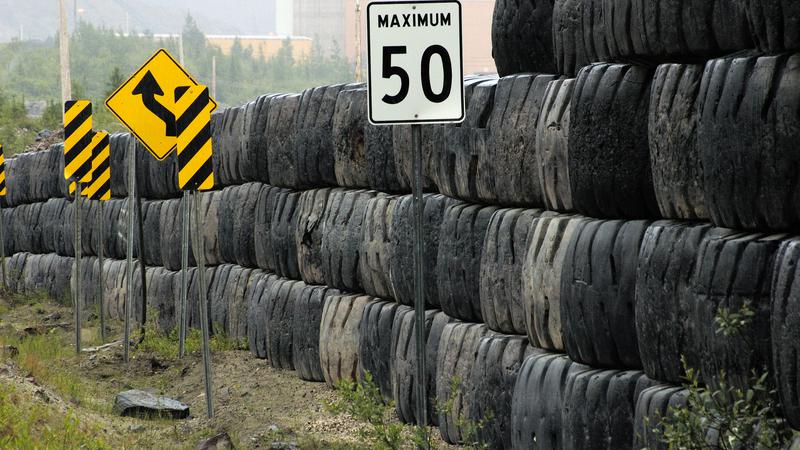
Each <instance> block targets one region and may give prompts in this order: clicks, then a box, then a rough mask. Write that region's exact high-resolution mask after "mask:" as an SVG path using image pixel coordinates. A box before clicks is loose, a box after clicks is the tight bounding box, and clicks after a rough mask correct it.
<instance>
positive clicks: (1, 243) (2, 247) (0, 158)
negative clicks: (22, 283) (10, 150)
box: [0, 144, 8, 290]
mask: <svg viewBox="0 0 800 450" xmlns="http://www.w3.org/2000/svg"><path fill="white" fill-rule="evenodd" d="M6 194H8V189H7V187H6V156H5V154H4V153H3V144H0V197H5V196H6ZM3 222H5V220H4V215H3V209H2V204H0V263H2V265H3V267H2V272H3V290H8V282H7V280H6V237H5V230H4V229H3V228H4V225H5V224H4V223H3Z"/></svg>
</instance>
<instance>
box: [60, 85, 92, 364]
mask: <svg viewBox="0 0 800 450" xmlns="http://www.w3.org/2000/svg"><path fill="white" fill-rule="evenodd" d="M93 136H94V132H93V131H92V102H90V101H89V100H69V101H67V102H66V103H64V178H66V179H67V181H68V182H70V183H71V184H70V189H72V187H73V186H74V188H75V192H74V194H75V195H74V198H75V202H74V206H75V212H74V216H75V272H74V273H73V276H74V277H75V283H74V285H75V291H74V295H73V303H74V305H75V351H77V352H78V354H80V353H81V326H82V321H81V310H82V308H83V305H82V300H83V299H82V296H81V215H82V214H81V212H82V211H83V210H82V206H81V184H82V183H88V182H90V181H91V180H92V149H91V143H92V137H93Z"/></svg>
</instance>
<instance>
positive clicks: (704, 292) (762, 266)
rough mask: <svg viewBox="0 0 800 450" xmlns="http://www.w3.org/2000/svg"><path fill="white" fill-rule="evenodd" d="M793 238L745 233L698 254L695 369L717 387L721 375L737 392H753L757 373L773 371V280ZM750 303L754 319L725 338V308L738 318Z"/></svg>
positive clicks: (692, 346) (691, 323)
mask: <svg viewBox="0 0 800 450" xmlns="http://www.w3.org/2000/svg"><path fill="white" fill-rule="evenodd" d="M787 237H788V236H787V235H782V234H778V235H769V234H761V233H758V234H747V233H739V234H733V235H725V236H715V237H714V238H713V239H706V240H704V241H703V242H702V243H701V245H700V249H699V251H698V255H697V263H696V266H697V267H698V268H697V269H696V270H695V274H694V277H693V279H692V289H691V296H690V303H689V314H688V315H687V328H688V329H689V332H688V339H687V342H688V344H689V348H688V349H687V350H686V351H685V355H686V360H687V364H688V365H689V367H695V368H697V369H698V371H699V374H700V378H701V380H703V381H705V382H706V383H707V384H710V385H712V386H716V385H717V382H718V379H719V378H718V377H719V374H720V373H721V372H722V371H724V372H725V382H726V383H727V385H728V386H731V387H740V388H744V387H745V386H748V384H747V383H748V382H749V377H750V375H751V373H752V371H753V370H758V371H763V370H765V369H766V370H767V371H769V372H770V373H775V372H774V371H773V370H772V364H773V360H772V348H771V338H770V326H769V323H770V302H771V299H770V297H771V291H772V286H771V282H772V274H773V270H774V266H775V260H776V257H777V254H778V250H779V247H780V244H781V243H782V241H783V240H785V239H786V238H787ZM744 302H749V304H750V309H751V310H752V311H753V313H754V314H753V316H752V317H751V318H750V320H749V323H747V324H745V325H742V326H741V327H740V328H738V330H737V333H734V334H730V335H729V336H725V335H724V334H723V333H721V332H720V331H719V326H718V324H717V320H716V318H717V317H718V314H719V313H720V310H721V309H722V308H727V309H728V310H729V311H731V312H738V311H739V310H740V309H741V308H742V305H743V304H744Z"/></svg>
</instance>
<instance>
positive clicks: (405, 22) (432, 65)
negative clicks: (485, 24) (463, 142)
mask: <svg viewBox="0 0 800 450" xmlns="http://www.w3.org/2000/svg"><path fill="white" fill-rule="evenodd" d="M367 40H368V46H369V47H368V48H369V50H368V56H369V121H370V122H371V123H373V124H376V125H390V124H401V123H406V124H413V123H416V124H419V123H443V122H461V121H462V120H464V69H463V63H462V61H463V58H462V41H461V4H460V3H459V2H458V1H457V0H442V1H415V2H410V1H409V2H404V1H398V2H373V3H370V4H369V6H368V7H367Z"/></svg>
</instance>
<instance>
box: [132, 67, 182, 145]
mask: <svg viewBox="0 0 800 450" xmlns="http://www.w3.org/2000/svg"><path fill="white" fill-rule="evenodd" d="M133 95H141V96H142V103H144V107H145V108H147V109H148V111H150V112H151V113H153V114H155V115H156V117H158V118H159V119H161V121H162V122H164V125H165V126H166V135H167V136H168V137H174V136H176V133H175V114H173V113H172V111H170V110H169V109H168V108H167V107H166V106H164V105H162V104H161V103H159V102H158V100H156V95H159V96H160V95H164V91H163V90H162V89H161V86H159V85H158V81H156V77H154V76H153V74H152V73H151V72H150V71H149V70H148V71H147V73H146V74H144V77H142V80H141V81H139V84H138V85H136V87H135V88H134V89H133Z"/></svg>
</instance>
